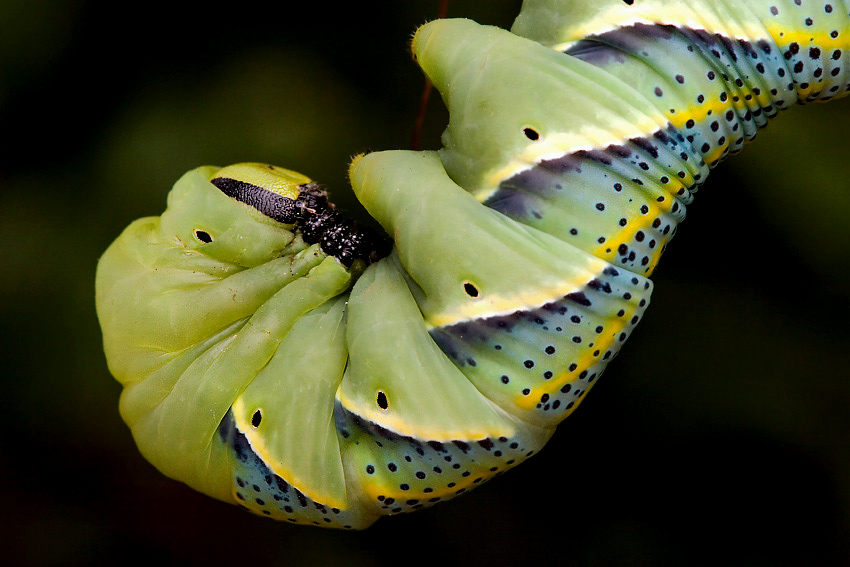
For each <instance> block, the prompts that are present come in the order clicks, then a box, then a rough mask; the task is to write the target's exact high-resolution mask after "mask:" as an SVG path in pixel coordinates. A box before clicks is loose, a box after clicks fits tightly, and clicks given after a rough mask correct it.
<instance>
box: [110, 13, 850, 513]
mask: <svg viewBox="0 0 850 567" xmlns="http://www.w3.org/2000/svg"><path fill="white" fill-rule="evenodd" d="M513 32H514V33H511V32H507V31H504V30H500V29H496V28H492V27H488V26H480V25H478V24H476V23H474V22H471V21H467V20H439V21H435V22H432V23H430V24H427V25H425V26H423V27H422V28H420V29H419V30H418V31H417V33H416V35H415V37H414V40H413V51H414V55H415V56H416V59H417V61H418V63H419V64H420V66H421V67H422V68H423V70H424V71H425V73H426V74H427V76H428V78H429V79H430V80H431V81H432V82H433V83H434V84H435V85H436V87H437V88H438V89H439V90H440V91H441V93H442V96H443V98H444V101H445V102H446V105H447V107H448V108H449V112H450V123H449V126H448V128H447V130H446V131H445V133H444V135H443V144H444V148H443V149H442V150H440V151H439V152H403V151H391V152H378V153H372V154H368V155H365V156H359V157H357V158H355V160H354V161H353V163H352V164H351V168H350V179H351V184H352V187H353V188H354V191H355V193H356V195H357V197H358V199H359V200H360V202H361V203H363V205H364V206H365V207H366V209H367V211H368V212H369V213H370V214H371V215H372V216H373V217H374V218H375V219H376V220H377V221H378V222H379V223H380V224H381V226H382V227H383V228H384V229H385V231H386V232H387V233H388V234H389V235H390V237H391V238H392V240H393V243H394V244H393V248H392V251H391V253H389V254H388V255H387V254H386V253H385V251H384V250H382V249H381V247H380V246H379V245H378V244H377V241H376V240H375V239H373V238H372V237H370V236H368V235H365V233H363V232H362V231H360V230H359V229H357V228H351V227H350V226H349V225H345V224H343V223H342V222H341V221H339V220H338V219H337V217H336V216H334V215H335V213H333V212H332V211H330V209H329V208H327V207H326V205H325V204H323V203H324V201H322V197H321V195H319V193H317V191H316V189H315V186H314V184H312V182H311V181H310V180H309V179H307V178H306V177H304V176H301V175H300V174H296V173H293V172H289V171H287V170H282V169H280V168H274V167H272V166H262V165H259V164H245V165H237V166H230V167H228V168H223V169H220V170H219V169H216V168H199V169H197V170H194V171H191V172H189V173H187V174H186V175H185V176H184V177H183V178H182V179H181V180H180V181H178V182H177V184H176V185H175V187H174V189H173V190H172V192H171V194H170V195H169V201H168V208H167V210H166V212H165V213H164V214H163V215H162V216H161V217H157V218H148V219H142V220H140V221H136V222H135V223H133V224H132V225H130V227H128V228H127V230H126V231H125V232H124V233H123V234H122V235H121V236H120V237H119V238H118V239H117V240H116V241H115V243H113V245H112V246H111V247H110V248H109V249H108V250H107V252H106V253H105V254H104V256H103V258H102V259H101V261H100V263H99V266H98V274H97V307H98V315H99V318H100V321H101V326H102V328H103V332H104V345H105V350H106V355H107V360H108V362H109V366H110V370H111V372H112V373H113V374H114V375H115V377H116V378H117V379H118V380H119V381H120V382H121V383H122V384H123V385H124V392H123V394H122V398H121V405H120V408H121V413H122V417H123V418H124V419H125V421H126V422H127V423H128V424H129V425H130V427H131V429H132V431H133V435H134V437H135V439H136V442H137V444H138V445H139V447H140V450H141V451H142V452H143V454H144V455H145V456H146V458H148V459H149V460H150V461H151V462H152V463H154V464H155V465H156V466H157V467H158V468H159V469H160V470H162V471H163V472H164V473H165V474H167V475H169V476H171V477H173V478H176V479H179V480H182V481H183V482H186V483H187V484H189V485H190V486H192V487H194V488H196V489H198V490H200V491H202V492H205V493H207V494H210V495H212V496H214V497H216V498H219V499H222V500H225V501H235V502H237V503H239V504H241V505H242V506H244V507H245V508H248V509H249V510H251V511H253V512H255V513H257V514H261V515H266V516H270V517H274V518H277V519H282V520H286V521H289V522H293V523H307V524H315V525H325V526H331V527H343V528H364V527H367V526H368V525H370V524H371V523H372V522H374V521H375V520H376V519H377V518H378V517H380V516H382V515H388V514H395V513H401V512H408V511H411V510H416V509H419V508H422V507H425V506H428V505H431V504H433V503H435V502H439V501H443V500H447V499H449V498H452V497H454V496H456V495H458V494H462V493H464V492H466V491H468V490H470V489H472V488H474V487H475V486H477V485H478V484H480V483H482V482H484V481H486V480H487V479H489V478H492V477H493V476H496V475H498V474H500V473H502V472H504V471H505V470H508V469H509V468H511V467H513V466H515V465H517V464H519V463H520V462H522V461H523V460H525V459H526V458H528V457H529V456H531V455H533V454H534V453H536V452H537V451H539V450H540V449H541V448H542V447H543V445H544V444H545V443H546V441H547V440H548V439H549V437H550V436H551V435H552V433H553V432H554V429H555V427H556V426H557V424H558V423H560V421H562V420H563V419H564V418H565V417H566V416H568V415H569V414H570V413H571V412H572V411H574V409H575V408H576V407H577V406H578V404H579V403H580V401H581V400H582V399H583V398H584V395H585V393H586V392H587V391H588V390H589V389H590V387H591V386H592V385H593V384H594V383H595V381H596V380H597V379H598V377H599V375H600V374H601V373H602V371H603V369H604V368H605V366H606V365H607V364H608V362H610V361H611V360H612V359H613V358H614V357H615V356H616V354H617V352H618V351H619V349H620V348H621V346H622V344H623V343H624V342H625V341H626V339H627V338H628V336H629V334H630V333H631V331H632V330H633V329H634V327H635V325H636V324H637V323H638V322H639V321H640V319H641V317H642V315H643V312H644V309H645V308H646V306H647V304H648V302H649V297H650V294H651V291H652V284H651V282H650V281H649V280H648V279H647V277H648V276H649V275H650V274H651V272H652V270H653V268H654V267H655V265H656V264H657V262H658V258H659V256H660V254H661V251H662V250H663V249H664V246H665V245H666V243H667V242H668V241H669V239H670V238H671V237H672V235H673V234H674V233H675V230H676V227H677V225H678V223H679V222H680V221H681V220H682V219H683V218H684V215H685V207H686V206H687V205H688V204H689V203H690V202H691V201H692V198H693V193H694V192H695V191H696V189H697V187H698V186H699V185H700V184H701V183H703V182H704V181H705V178H706V177H707V174H708V171H709V169H710V168H711V167H713V166H714V165H715V164H716V163H718V162H719V161H720V160H721V159H722V158H723V157H725V156H726V155H728V154H730V153H733V152H735V151H737V150H739V149H740V147H741V146H742V145H743V143H744V141H746V140H749V139H751V138H752V137H753V136H754V135H755V133H756V131H757V129H758V128H760V127H762V126H764V124H765V123H766V120H767V118H768V117H771V116H773V115H774V114H776V112H777V111H778V110H779V109H781V108H785V107H788V106H790V105H792V104H793V103H796V102H809V101H819V100H827V99H830V98H833V97H838V96H841V95H843V94H845V93H846V92H847V91H848V90H850V55H848V49H850V6H848V4H847V3H846V2H843V1H842V2H822V1H821V2H811V1H809V0H805V1H802V0H796V1H792V0H783V1H774V2H765V1H756V0H750V1H744V2H733V1H732V0H728V1H721V0H702V1H697V0H690V1H687V0H681V1H672V2H670V1H668V2H660V1H652V0H646V1H641V0H637V2H636V3H626V2H622V1H620V0H606V1H600V2H594V3H584V2H578V1H575V0H561V1H552V0H548V1H542V0H541V1H535V0H526V2H525V4H524V6H523V10H522V13H521V14H520V16H519V17H518V19H517V21H516V23H515V25H514V29H513ZM317 195H318V196H317ZM379 258H380V259H379ZM370 262H371V264H370V265H368V267H365V266H366V265H367V264H369V263H370ZM364 268H365V269H364Z"/></svg>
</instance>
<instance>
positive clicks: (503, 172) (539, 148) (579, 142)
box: [474, 111, 667, 203]
mask: <svg viewBox="0 0 850 567" xmlns="http://www.w3.org/2000/svg"><path fill="white" fill-rule="evenodd" d="M612 119H613V117H612ZM666 125H667V119H666V118H665V117H664V115H663V114H661V112H660V111H659V112H658V114H657V115H655V116H647V115H643V116H642V117H641V118H640V119H639V120H638V121H637V122H633V121H631V120H626V119H625V118H618V119H616V120H615V121H612V122H608V123H606V124H605V127H604V128H603V127H600V126H596V125H586V126H583V127H581V128H580V129H579V130H578V131H577V132H556V133H552V134H546V136H544V137H542V138H541V139H539V140H537V141H535V142H533V143H530V144H528V145H527V146H526V147H525V149H524V150H523V151H521V152H520V153H518V154H516V155H514V156H512V158H511V160H510V161H509V162H508V163H507V164H505V165H504V166H502V167H500V168H499V169H496V170H493V171H491V172H490V173H487V174H485V175H484V187H483V188H481V189H479V190H477V191H476V192H475V193H474V195H475V198H476V199H478V200H479V201H481V202H482V203H483V202H484V201H486V200H487V199H488V198H489V197H490V196H491V195H492V194H493V193H494V192H495V191H496V190H497V189H498V187H499V183H500V182H501V181H502V180H504V179H508V178H509V177H512V176H513V175H516V174H517V173H520V172H522V171H524V170H526V169H530V168H532V167H534V166H535V165H536V164H537V163H540V162H541V161H544V160H547V159H555V158H558V157H561V156H563V155H565V154H570V153H575V152H577V151H580V150H594V149H598V148H606V147H608V146H610V145H612V144H623V143H624V142H627V141H628V140H629V139H631V138H637V137H645V136H649V135H651V134H653V133H654V132H657V131H658V130H660V129H663V128H664V127H665V126H666Z"/></svg>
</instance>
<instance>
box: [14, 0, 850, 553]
mask: <svg viewBox="0 0 850 567" xmlns="http://www.w3.org/2000/svg"><path fill="white" fill-rule="evenodd" d="M437 4H438V2H437V0H428V1H425V0H422V1H412V2H391V1H388V0H384V1H370V2H358V3H345V4H343V5H342V6H341V7H332V6H331V5H330V4H328V3H325V2H303V3H297V4H296V3H287V2H278V3H276V4H266V3H260V2H252V1H251V0H245V1H243V2H240V3H239V4H235V5H232V6H231V7H230V9H229V10H221V11H212V10H204V11H192V10H190V9H188V8H184V7H182V6H181V5H180V3H179V2H173V1H172V2H156V1H152V2H146V3H144V4H139V5H136V6H128V7H126V8H125V7H123V5H122V8H121V10H120V11H121V12H122V13H121V14H118V13H117V11H118V10H117V8H116V6H117V5H116V4H115V3H113V2H106V1H103V0H91V1H84V0H51V1H47V0H0V132H2V134H3V136H2V141H0V144H2V150H0V188H2V201H0V203H2V206H0V298H2V299H1V300H0V308H2V319H0V320H2V326H0V329H2V331H0V332H1V333H2V335H0V344H1V345H2V347H0V348H2V365H0V376H2V381H3V390H2V395H0V410H2V415H3V418H4V420H3V421H4V422H5V423H6V426H5V427H4V429H5V431H6V433H5V434H2V435H0V549H2V555H3V556H4V557H6V558H11V559H12V562H11V563H10V564H30V565H91V564H105V563H107V562H113V561H127V560H133V561H138V562H142V561H144V562H147V563H148V564H151V565H157V566H160V565H171V564H213V563H231V564H233V563H235V562H237V561H240V562H242V564H246V563H247V564H251V565H254V564H280V565H322V564H345V565H390V564H399V563H402V562H410V561H411V560H413V561H423V562H425V563H426V564H430V565H437V564H450V565H453V564H463V565H477V564H491V565H493V564H516V563H519V562H521V561H522V562H532V561H534V562H539V563H544V564H548V563H558V564H565V565H709V564H718V565H850V560H848V558H850V403H848V402H850V380H848V378H850V361H848V352H850V340H848V339H850V331H848V326H847V322H848V319H850V282H849V281H848V276H850V267H848V266H850V262H848V254H850V236H848V233H847V228H846V227H847V224H848V218H850V159H848V158H850V155H848V144H850V137H848V132H850V100H845V101H841V102H835V103H831V104H829V105H825V106H820V105H816V106H812V107H809V108H797V109H794V110H793V111H790V112H788V113H787V114H786V115H784V116H781V117H780V118H779V119H778V120H777V121H776V123H775V124H774V125H773V126H772V127H771V128H769V129H768V130H766V131H765V132H764V133H762V134H761V135H760V136H759V139H758V140H757V142H756V143H755V144H753V145H752V146H751V147H748V149H747V150H746V151H745V152H744V153H743V154H742V155H739V156H736V157H734V158H732V159H730V160H729V161H728V162H727V163H725V164H724V165H722V166H721V167H720V168H718V170H717V171H716V172H715V173H714V174H713V175H712V178H711V179H709V182H708V184H707V185H706V186H705V187H704V189H703V190H702V191H701V194H700V195H699V196H698V198H697V200H696V203H695V204H694V206H693V207H692V208H691V209H690V211H689V218H688V220H687V221H686V222H685V223H684V225H683V226H682V228H681V230H680V233H679V234H678V235H677V237H676V238H675V239H674V241H673V243H672V245H671V246H670V247H669V250H668V252H667V254H666V256H665V258H664V260H662V262H661V266H660V268H659V270H658V271H657V272H656V276H655V278H654V279H655V281H656V291H655V293H654V296H653V306H652V308H650V309H649V311H648V313H647V315H646V317H645V319H644V322H643V323H642V324H641V326H640V327H639V328H638V330H637V331H636V332H635V333H634V335H633V338H632V339H631V340H630V344H629V345H628V346H627V348H625V349H624V352H623V354H622V355H621V356H620V357H619V358H618V360H617V361H616V362H615V363H613V364H612V365H611V367H610V369H609V370H608V372H607V373H606V375H605V378H604V379H603V380H602V381H601V382H600V384H599V385H598V386H596V387H595V388H594V391H593V393H592V395H590V397H589V399H588V401H586V402H585V403H584V404H583V405H582V407H581V409H580V410H579V411H578V412H577V413H576V414H575V415H574V416H572V417H570V419H568V420H567V421H566V422H565V423H564V424H563V425H562V426H561V427H560V429H559V431H558V432H557V434H556V435H555V437H554V439H553V440H552V441H551V443H550V444H549V445H548V446H547V447H546V449H545V450H544V451H543V452H542V453H541V454H540V455H538V456H535V457H534V458H533V459H531V460H530V461H529V462H527V463H525V464H524V465H523V466H521V467H519V468H517V469H515V470H514V471H511V472H510V473H508V474H506V475H504V476H502V477H500V478H499V479H497V480H494V481H492V482H490V483H488V484H487V485H485V486H483V487H481V488H480V489H478V490H476V491H475V492H473V493H472V494H470V495H467V496H464V497H462V498H459V499H457V500H454V501H452V502H450V503H447V504H441V505H439V506H436V507H435V508H432V509H429V510H426V511H422V512H419V513H416V514H412V515H408V516H403V517H397V518H390V519H383V520H381V521H379V522H378V523H377V524H376V525H375V526H374V527H373V528H371V529H369V530H367V531H365V532H362V533H340V532H333V531H323V530H320V529H312V528H299V527H293V526H289V525H282V524H278V523H275V522H272V521H269V520H265V519H262V518H256V517H253V516H251V515H249V514H247V513H246V512H244V511H242V510H240V509H238V508H237V507H235V506H228V505H226V504H223V503H220V502H217V501H214V500H211V499H209V498H207V497H204V496H201V495H199V494H197V493H195V492H193V491H192V490H190V489H188V488H186V487H185V486H183V485H182V484H180V483H177V482H175V481H171V480H169V479H167V478H165V477H163V476H161V475H160V474H159V473H158V472H157V471H156V470H155V469H154V468H153V467H152V466H150V465H149V464H148V463H147V462H146V461H144V460H143V459H142V458H141V457H140V456H139V454H138V453H137V451H136V449H135V446H134V444H133V441H132V438H131V437H130V434H129V431H128V430H127V429H126V428H125V427H124V425H123V423H122V422H121V421H120V418H119V416H118V411H117V399H118V395H119V391H120V388H119V386H118V384H117V383H116V382H115V381H114V380H113V379H112V378H111V377H110V376H109V374H108V372H107V369H106V365H105V362H104V359H103V355H102V352H101V344H100V334H99V330H98V326H97V320H96V317H95V312H94V303H93V291H94V271H95V265H96V262H97V259H98V256H99V254H100V253H101V252H102V251H103V250H104V249H105V248H106V247H107V246H108V244H109V243H110V242H111V241H112V239H113V238H115V237H116V236H117V235H118V233H119V232H120V231H121V229H122V228H123V227H124V226H125V225H126V224H127V223H129V222H130V221H131V220H133V219H135V218H137V217H140V216H145V215H151V214H159V213H160V212H161V211H162V209H163V208H164V205H165V196H166V193H167V191H168V190H169V188H170V186H171V184H172V183H173V182H174V181H175V180H176V179H177V178H178V176H179V175H180V174H182V173H183V172H184V171H186V170H188V169H190V168H193V167H196V166H198V165H201V164H210V163H211V164H219V165H225V164H228V163H233V162H238V161H246V160H256V161H267V162H272V163H276V164H278V165H282V166H286V167H290V168H293V169H297V170H300V171H302V172H304V173H305V174H307V175H310V176H311V177H313V178H314V179H317V180H319V181H321V182H323V183H325V184H326V185H328V186H329V187H330V188H331V190H332V191H333V193H334V197H335V200H336V201H337V203H338V204H340V206H341V207H342V208H343V209H347V210H349V211H352V213H353V214H361V213H360V210H359V209H358V207H357V204H356V203H355V202H354V200H353V199H352V197H351V195H350V192H349V190H348V188H347V186H346V181H345V172H346V166H347V163H348V160H349V158H350V156H352V155H353V154H355V153H358V152H361V151H364V150H366V149H389V148H405V147H408V146H409V143H410V136H411V133H412V130H413V123H414V119H415V115H416V108H417V106H418V97H419V92H420V90H421V88H422V83H423V80H422V78H421V76H420V74H419V71H418V70H417V68H416V67H415V66H414V64H413V63H412V61H411V58H410V56H409V55H408V52H407V43H408V41H409V38H410V34H411V33H412V32H413V30H414V29H415V28H416V26H417V25H419V24H421V23H423V22H425V21H426V20H427V19H430V18H433V17H434V16H435V15H436V13H437V8H438V7H437ZM518 8H519V1H518V0H512V1H505V2H495V1H494V2H474V1H471V0H466V1H462V0H452V2H451V5H450V12H449V15H450V16H465V17H472V18H474V19H476V20H478V21H481V22H483V23H492V24H496V25H501V26H509V25H510V22H511V21H512V19H513V17H514V16H515V14H516V13H517V11H518ZM445 122H446V116H445V111H444V110H443V109H442V108H441V106H440V103H439V101H438V99H437V98H436V97H435V99H434V104H432V105H431V111H430V114H429V125H428V127H427V128H426V132H425V141H424V144H423V145H424V146H425V147H426V148H436V147H438V144H439V141H438V140H439V132H440V131H441V130H442V128H443V126H444V125H445Z"/></svg>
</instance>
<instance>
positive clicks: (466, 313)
mask: <svg viewBox="0 0 850 567" xmlns="http://www.w3.org/2000/svg"><path fill="white" fill-rule="evenodd" d="M607 266H608V262H606V261H604V260H601V259H599V258H596V257H593V256H590V255H588V256H587V265H586V266H584V267H583V270H582V271H580V272H578V274H576V275H575V276H573V278H572V279H569V280H564V281H560V282H557V283H554V284H546V283H544V282H538V283H536V284H535V285H533V286H526V288H525V289H522V290H519V291H517V292H515V293H513V294H511V295H504V294H499V293H487V294H485V295H483V296H482V297H480V298H478V299H475V300H474V301H467V302H464V303H461V304H460V305H458V306H456V307H455V308H454V310H453V311H451V312H442V313H432V314H429V315H427V316H426V323H427V327H428V330H429V331H430V330H431V329H432V328H434V327H447V326H449V325H454V324H456V323H460V322H462V321H469V320H472V319H480V318H484V317H497V316H499V315H510V314H511V313H514V312H516V311H521V310H527V309H535V308H537V307H540V306H541V305H544V304H546V303H550V302H552V301H555V300H559V299H561V298H563V297H564V296H565V295H567V294H570V293H573V292H575V291H580V290H582V289H585V287H587V282H589V281H590V280H592V279H593V278H595V277H597V276H598V275H599V274H600V273H602V270H604V269H605V268H606V267H607Z"/></svg>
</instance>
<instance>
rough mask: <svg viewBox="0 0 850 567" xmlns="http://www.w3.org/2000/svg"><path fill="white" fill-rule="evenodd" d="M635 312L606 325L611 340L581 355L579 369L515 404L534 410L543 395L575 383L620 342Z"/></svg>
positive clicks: (536, 389) (631, 310) (629, 311)
mask: <svg viewBox="0 0 850 567" xmlns="http://www.w3.org/2000/svg"><path fill="white" fill-rule="evenodd" d="M635 312H636V310H635V309H628V310H626V313H625V314H624V315H623V316H622V317H618V318H616V319H614V320H613V322H609V323H606V324H605V327H606V330H608V331H609V337H610V338H609V339H608V340H607V341H600V342H599V343H597V345H596V346H595V347H594V348H593V349H589V348H588V349H586V352H585V354H583V355H581V356H580V357H579V359H578V360H577V361H576V365H577V368H576V369H575V370H574V371H572V372H570V371H569V370H568V371H566V372H564V373H563V374H561V375H560V376H558V377H557V379H555V380H549V381H547V382H545V383H544V384H542V385H541V386H538V387H536V388H532V389H531V392H530V393H529V394H528V395H522V394H519V395H517V396H516V397H514V403H515V404H516V405H517V406H518V407H520V408H521V409H524V410H533V409H535V408H536V407H537V404H538V403H540V398H541V396H542V395H543V394H550V395H553V394H554V393H555V392H556V391H558V390H560V389H561V387H563V386H564V384H567V383H568V382H569V383H572V382H574V381H575V380H576V377H577V376H578V375H579V374H581V372H582V371H583V370H586V369H588V368H590V366H591V365H593V364H595V363H597V362H599V361H598V360H595V359H597V358H599V356H601V354H602V353H604V352H605V351H607V350H608V348H609V347H610V346H611V345H612V344H614V343H615V342H616V341H617V340H619V339H618V336H619V335H620V333H621V332H622V331H623V329H625V328H626V325H628V323H629V321H630V320H631V318H632V316H633V315H634V314H635ZM611 327H613V332H611ZM596 350H598V351H599V352H600V355H599V356H594V354H593V353H594V351H596ZM592 385H593V384H590V385H589V386H588V387H587V389H586V390H585V391H587V390H589V389H590V387H591V386H592ZM577 401H578V400H577ZM576 405H578V404H576ZM574 407H575V406H574ZM567 415H569V413H567V414H565V415H564V416H563V417H566V416H567ZM562 419H563V418H562Z"/></svg>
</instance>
